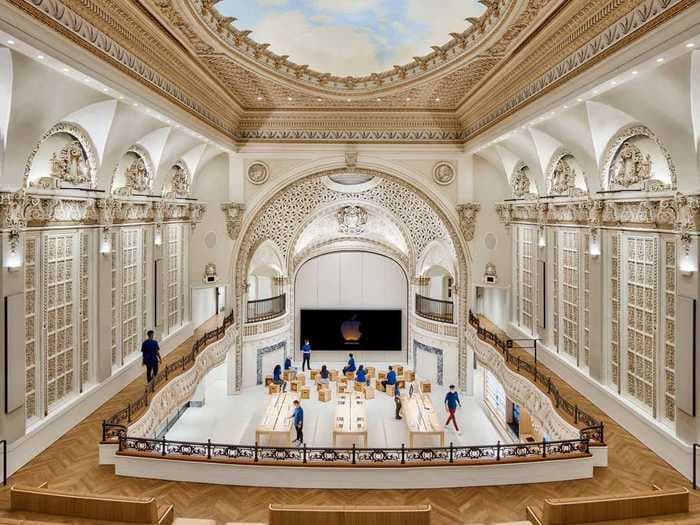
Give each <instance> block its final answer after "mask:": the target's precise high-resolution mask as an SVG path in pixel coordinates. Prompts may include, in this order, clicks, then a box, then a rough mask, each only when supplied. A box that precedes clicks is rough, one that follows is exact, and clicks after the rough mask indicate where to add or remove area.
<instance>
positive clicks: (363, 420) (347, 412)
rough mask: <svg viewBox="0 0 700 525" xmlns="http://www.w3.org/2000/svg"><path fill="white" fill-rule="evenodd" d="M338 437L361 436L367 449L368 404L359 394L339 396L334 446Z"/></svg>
mask: <svg viewBox="0 0 700 525" xmlns="http://www.w3.org/2000/svg"><path fill="white" fill-rule="evenodd" d="M338 436H360V437H362V438H363V439H364V446H365V448H366V447H367V402H366V401H365V398H364V396H363V395H362V394H361V393H359V392H353V393H351V394H341V395H338V399H336V407H335V420H334V424H333V446H334V447H335V446H336V441H337V438H338Z"/></svg>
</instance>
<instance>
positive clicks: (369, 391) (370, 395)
mask: <svg viewBox="0 0 700 525" xmlns="http://www.w3.org/2000/svg"><path fill="white" fill-rule="evenodd" d="M362 392H363V393H364V394H365V399H374V388H372V387H371V386H365V387H363V388H362Z"/></svg>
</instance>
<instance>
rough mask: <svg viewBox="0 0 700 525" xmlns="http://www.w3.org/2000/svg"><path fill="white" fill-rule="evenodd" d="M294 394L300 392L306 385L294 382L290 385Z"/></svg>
mask: <svg viewBox="0 0 700 525" xmlns="http://www.w3.org/2000/svg"><path fill="white" fill-rule="evenodd" d="M289 385H290V388H291V390H292V392H299V389H300V388H301V387H303V386H304V383H302V382H300V381H292V382H291V383H289Z"/></svg>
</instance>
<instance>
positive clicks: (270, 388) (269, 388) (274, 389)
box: [267, 383, 281, 395]
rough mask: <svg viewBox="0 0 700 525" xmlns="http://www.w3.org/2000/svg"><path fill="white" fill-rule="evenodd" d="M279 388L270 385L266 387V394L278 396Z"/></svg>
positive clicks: (278, 386)
mask: <svg viewBox="0 0 700 525" xmlns="http://www.w3.org/2000/svg"><path fill="white" fill-rule="evenodd" d="M280 386H281V385H278V384H276V383H270V384H269V385H267V393H268V394H270V395H272V394H279V393H280Z"/></svg>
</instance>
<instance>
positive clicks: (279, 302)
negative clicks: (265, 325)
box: [246, 294, 287, 323]
mask: <svg viewBox="0 0 700 525" xmlns="http://www.w3.org/2000/svg"><path fill="white" fill-rule="evenodd" d="M286 311H287V295H286V294H282V295H278V296H276V297H270V298H268V299H258V300H256V301H248V312H247V316H246V322H247V323H259V322H260V321H269V320H270V319H275V318H276V317H280V316H282V315H284V314H285V312H286Z"/></svg>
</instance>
